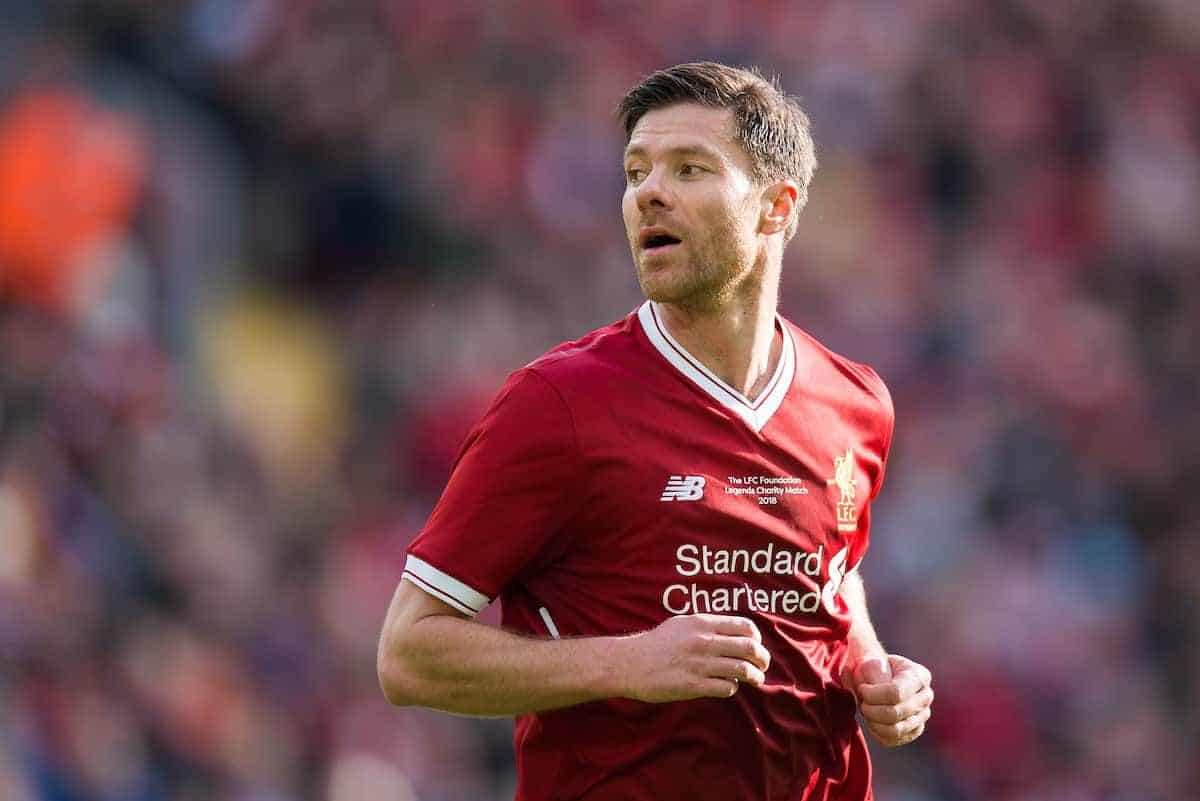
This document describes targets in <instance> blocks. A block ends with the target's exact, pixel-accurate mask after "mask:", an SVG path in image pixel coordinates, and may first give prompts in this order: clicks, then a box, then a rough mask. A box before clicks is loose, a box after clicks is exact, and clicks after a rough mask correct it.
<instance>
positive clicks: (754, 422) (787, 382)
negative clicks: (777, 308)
mask: <svg viewBox="0 0 1200 801" xmlns="http://www.w3.org/2000/svg"><path fill="white" fill-rule="evenodd" d="M638 320H639V321H640V322H641V324H642V330H643V331H645V332H646V337H647V338H648V339H649V340H650V344H651V345H653V346H654V348H655V349H656V350H657V351H658V352H659V353H661V354H662V356H663V358H664V359H666V360H667V361H668V362H670V363H671V364H672V365H673V366H674V367H675V369H676V370H678V371H679V372H681V373H683V375H684V376H686V377H687V378H688V379H690V380H691V382H692V383H694V384H695V385H696V386H698V387H700V389H702V390H704V392H705V393H706V394H708V395H709V396H710V397H711V398H712V399H713V400H715V401H717V402H718V403H720V404H721V405H722V406H724V407H725V408H726V409H728V410H729V411H731V412H733V413H734V414H736V415H737V416H738V417H740V418H742V420H744V421H745V422H746V425H748V426H750V427H751V428H752V429H754V430H755V431H760V430H762V427H763V426H765V425H766V424H767V421H768V420H770V419H771V416H772V415H774V414H775V411H776V410H777V409H778V408H779V406H780V404H782V403H783V399H784V397H785V396H786V395H787V393H788V389H789V388H790V387H791V386H792V378H793V377H794V376H795V374H796V346H795V343H794V342H793V341H792V335H791V332H790V331H788V328H787V326H786V325H784V323H783V320H781V319H780V318H779V315H776V316H775V324H776V325H777V326H779V330H780V331H782V332H783V349H782V351H781V352H780V355H779V364H778V365H776V366H775V373H774V375H772V376H771V380H770V381H769V382H768V383H767V386H766V388H765V389H764V390H763V391H762V393H761V394H760V395H759V396H758V400H756V401H751V400H750V399H749V398H747V397H746V396H745V395H743V394H742V393H740V392H738V391H737V390H736V389H734V388H733V387H731V386H729V385H728V384H726V383H725V382H724V381H722V380H721V379H720V378H718V377H717V376H716V374H714V373H713V372H712V371H711V370H709V369H708V368H707V367H705V366H704V365H703V364H702V363H701V362H700V360H699V359H697V358H696V357H695V356H693V355H691V354H690V353H688V352H687V350H685V349H684V347H683V346H682V345H680V344H679V343H678V342H676V341H675V337H673V336H671V332H670V331H668V330H667V327H666V326H665V325H663V322H662V317H661V312H660V311H659V310H658V306H657V304H656V303H654V302H653V301H649V300H648V301H646V302H645V303H643V304H642V305H641V307H640V308H639V309H638Z"/></svg>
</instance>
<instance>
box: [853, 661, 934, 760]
mask: <svg viewBox="0 0 1200 801" xmlns="http://www.w3.org/2000/svg"><path fill="white" fill-rule="evenodd" d="M932 681H933V677H932V676H931V675H930V673H929V670H928V669H927V668H926V667H925V666H923V665H919V664H917V663H916V662H914V661H912V660H911V659H906V658H905V657H903V656H897V655H895V654H892V655H890V656H888V657H887V660H886V661H885V660H884V659H882V658H878V657H875V658H871V659H865V660H863V661H862V662H860V663H859V664H858V665H857V666H855V667H854V668H853V670H848V671H846V672H845V673H844V674H843V676H842V682H843V684H844V685H845V686H846V687H847V689H850V690H852V691H853V692H854V695H855V697H857V698H858V705H859V706H858V708H859V711H860V712H862V716H863V719H864V720H865V721H866V722H867V730H868V731H870V732H871V734H872V736H874V738H875V739H876V740H877V741H878V742H879V743H880V744H881V745H885V746H887V747H889V748H894V747H895V746H898V745H906V744H908V743H911V742H912V741H913V740H915V739H917V738H918V737H920V736H921V734H922V733H923V732H924V731H925V723H926V722H927V721H928V720H929V716H930V715H931V714H932V704H933V687H932V686H930V685H931V683H932Z"/></svg>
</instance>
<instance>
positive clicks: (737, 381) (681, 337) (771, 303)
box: [658, 287, 783, 401]
mask: <svg viewBox="0 0 1200 801" xmlns="http://www.w3.org/2000/svg"><path fill="white" fill-rule="evenodd" d="M758 289H759V291H754V292H749V293H746V294H745V296H740V295H739V296H735V297H734V298H732V299H730V301H729V302H727V303H722V304H719V305H717V306H714V307H712V308H703V309H697V308H695V307H693V306H690V305H689V304H676V303H660V304H658V309H659V312H660V314H661V317H662V321H663V325H665V326H666V328H667V330H668V331H669V332H670V333H671V336H673V337H674V338H675V340H676V341H677V342H678V343H679V344H680V345H682V346H683V347H684V348H685V349H686V350H687V352H688V353H690V354H691V355H692V356H694V357H695V358H696V359H699V360H700V362H701V364H703V365H704V366H705V367H707V368H708V369H709V370H711V371H712V372H713V373H714V374H715V375H716V376H717V377H718V378H720V379H721V380H722V381H724V382H725V383H726V384H728V385H729V386H731V387H733V388H734V389H736V390H737V391H738V392H740V393H742V395H744V396H746V397H747V398H749V399H750V400H751V401H755V400H757V399H758V396H759V393H761V392H762V390H763V389H764V388H765V387H766V386H767V383H768V382H769V381H770V380H771V375H772V374H773V373H774V371H775V368H776V366H778V364H779V357H780V354H781V353H782V351H783V336H782V334H779V335H777V334H776V332H775V306H776V291H775V288H774V287H772V288H770V290H769V291H762V290H763V289H764V288H763V287H759V288H758Z"/></svg>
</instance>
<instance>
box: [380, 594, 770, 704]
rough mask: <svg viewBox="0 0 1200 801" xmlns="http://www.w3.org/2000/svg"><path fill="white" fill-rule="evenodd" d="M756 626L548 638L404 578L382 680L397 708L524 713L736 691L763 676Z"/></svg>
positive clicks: (742, 621) (712, 623) (388, 631)
mask: <svg viewBox="0 0 1200 801" xmlns="http://www.w3.org/2000/svg"><path fill="white" fill-rule="evenodd" d="M769 663H770V655H769V654H768V653H767V651H766V649H765V648H763V646H762V638H761V636H760V635H759V632H758V629H757V627H755V625H754V623H753V622H751V621H750V620H748V619H746V618H740V617H732V616H725V615H683V616H678V617H672V618H669V619H668V620H667V621H665V622H664V623H662V624H661V625H659V626H658V627H657V628H654V629H651V630H650V631H646V632H642V633H640V634H633V635H628V636H621V637H580V638H570V639H561V640H545V639H536V638H531V637H524V636H521V635H518V634H513V633H511V632H508V631H504V630H502V629H498V628H494V627H492V626H487V625H484V624H481V623H477V622H475V621H474V620H471V619H470V618H468V617H466V616H464V615H463V614H461V613H460V612H458V611H457V610H456V609H454V608H453V607H451V606H449V605H448V604H446V603H443V602H442V601H440V600H438V599H437V598H434V597H433V596H432V595H429V594H428V593H426V592H425V591H424V590H422V589H420V588H419V587H417V586H416V585H414V584H412V583H411V582H409V581H403V580H402V581H401V582H400V584H399V586H398V587H397V588H396V593H395V595H394V596H393V598H392V603H391V606H390V607H389V608H388V613H387V619H386V621H385V622H384V627H383V633H382V635H381V636H380V640H379V654H378V665H377V667H378V672H379V683H380V686H381V688H382V689H383V692H384V695H385V696H386V697H387V699H388V701H390V702H391V703H393V704H396V705H398V706H426V707H431V708H433V709H440V710H443V711H446V712H455V713H459V714H465V715H483V716H488V715H492V716H503V715H520V714H524V713H527V712H538V711H543V710H549V709H558V708H561V707H566V706H573V705H575V704H581V703H585V702H587V701H596V700H599V699H603V698H614V697H625V698H633V699H636V700H640V701H648V702H665V701H679V700H684V699H688V698H701V697H712V698H728V697H729V696H731V695H733V694H734V693H735V692H737V689H738V682H743V683H748V684H752V685H755V686H758V685H761V684H762V683H763V681H764V676H763V673H764V671H765V670H766V669H767V667H768V665H769Z"/></svg>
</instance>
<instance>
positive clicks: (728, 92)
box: [378, 62, 933, 801]
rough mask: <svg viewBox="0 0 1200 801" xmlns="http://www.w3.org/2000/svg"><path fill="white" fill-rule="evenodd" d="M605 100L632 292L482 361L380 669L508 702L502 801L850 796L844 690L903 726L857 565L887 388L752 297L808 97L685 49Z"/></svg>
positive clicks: (800, 175)
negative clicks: (618, 142) (475, 413)
mask: <svg viewBox="0 0 1200 801" xmlns="http://www.w3.org/2000/svg"><path fill="white" fill-rule="evenodd" d="M619 114H620V122H621V124H622V125H623V126H624V131H625V134H626V141H627V145H626V147H625V150H624V154H623V159H624V162H623V164H624V172H625V179H626V185H625V192H624V196H623V198H622V202H621V211H622V215H623V217H624V222H625V230H626V233H627V235H628V238H629V245H630V248H631V251H632V254H633V262H634V266H635V268H636V272H637V278H638V282H639V284H640V285H641V288H642V290H643V292H644V294H645V296H646V301H645V302H644V303H643V304H642V305H641V306H640V307H638V308H637V309H635V310H634V311H632V312H631V313H630V314H629V315H628V316H626V317H625V318H624V319H622V320H619V321H617V322H615V323H613V324H612V325H609V326H607V327H605V328H601V329H599V330H597V331H593V332H592V333H590V334H587V335H586V336H584V337H582V338H580V339H578V340H575V341H573V342H568V343H565V344H563V345H559V346H558V347H556V348H554V349H552V350H550V351H549V352H547V353H546V354H544V355H542V356H541V357H539V358H538V359H536V360H534V361H533V362H531V363H530V364H528V365H526V366H525V367H523V368H521V369H520V370H517V371H516V372H515V373H513V374H512V375H511V376H510V377H509V378H508V380H507V382H506V383H505V385H504V386H503V388H502V389H501V390H500V392H499V394H498V395H497V396H496V398H495V400H494V401H493V402H492V405H491V407H490V408H489V409H488V411H487V413H486V414H485V415H484V417H483V419H482V420H481V421H480V422H479V423H478V425H477V426H476V427H475V429H474V430H473V431H472V432H471V434H470V435H469V437H468V438H467V440H466V442H465V444H464V446H463V448H462V450H461V452H460V454H459V456H458V458H457V460H456V462H455V465H454V469H453V472H452V475H451V477H450V480H449V483H448V484H447V486H446V488H445V491H444V493H443V494H442V496H441V499H440V500H439V501H438V503H437V505H436V507H435V508H434V510H433V512H432V513H431V515H430V517H429V520H428V522H427V523H426V525H425V527H424V528H423V529H422V531H421V533H420V534H419V535H418V536H417V538H416V539H415V540H414V541H413V543H412V545H411V546H410V548H409V552H408V554H407V561H406V563H405V567H404V571H403V575H402V577H401V579H400V581H399V584H398V587H397V590H396V593H395V596H394V598H393V600H392V604H391V607H390V608H389V610H388V612H387V618H386V621H385V622H384V627H383V633H382V635H381V637H380V643H379V659H378V672H379V679H380V683H381V686H382V688H383V691H384V693H385V695H386V697H387V699H388V700H389V701H390V702H392V703H393V704H398V705H420V706H425V707H432V708H434V709H440V710H446V711H449V712H455V713H461V714H469V715H513V716H516V719H517V720H516V732H515V749H516V755H517V772H518V788H517V799H518V801H567V799H572V800H575V801H697V800H698V799H755V800H756V801H865V800H866V799H871V798H872V791H871V765H870V758H869V755H868V751H867V746H866V741H865V738H864V736H863V733H862V730H861V729H860V726H859V723H858V720H857V718H856V714H857V713H861V715H862V718H863V721H864V722H865V724H866V728H867V729H868V730H869V731H870V732H871V734H872V735H873V736H874V737H875V738H876V739H877V740H878V741H879V742H880V743H882V744H884V745H887V746H894V745H903V744H905V743H908V742H911V741H912V740H914V739H916V738H917V737H919V736H920V735H921V733H922V732H923V731H924V728H925V725H926V722H927V721H928V720H929V716H930V709H931V704H932V702H933V690H932V688H931V677H930V673H929V671H928V670H927V669H926V668H925V667H923V666H922V665H920V664H917V663H916V662H914V661H912V660H909V659H906V658H905V657H902V656H898V655H894V654H889V653H888V652H887V651H886V650H885V649H884V648H883V646H882V645H881V644H880V642H879V640H878V638H877V637H876V634H875V631H874V629H873V627H872V625H871V621H870V617H869V615H868V613H867V605H866V598H865V594H864V591H863V583H862V579H861V578H860V577H859V573H858V566H859V564H860V563H861V561H862V559H863V556H864V554H865V553H866V551H867V545H868V542H869V534H870V517H871V514H870V512H871V508H870V504H871V501H872V499H873V498H875V496H876V495H877V493H878V492H879V490H880V487H881V485H882V483H883V476H884V468H885V465H886V463H887V456H888V449H889V446H890V444H891V441H892V430H893V421H894V415H893V410H892V402H891V398H890V396H889V394H888V391H887V388H886V387H885V386H884V384H883V382H882V381H881V380H880V378H879V376H878V375H877V374H876V373H875V372H874V371H873V370H872V369H871V368H869V367H865V366H863V365H860V364H856V363H855V362H852V361H850V360H848V359H846V358H843V357H842V356H839V355H837V354H835V353H833V352H831V351H829V350H828V349H826V348H825V347H823V346H822V345H821V344H820V343H818V342H817V341H816V340H815V339H813V338H812V337H811V336H809V335H808V334H807V333H805V332H804V331H803V330H801V329H800V328H799V327H797V326H795V325H794V324H792V323H791V322H789V321H788V320H785V319H784V318H783V317H781V316H780V315H779V314H778V312H777V309H776V306H777V303H778V295H779V281H780V271H781V268H782V263H783V252H784V248H785V247H786V246H787V243H788V241H789V240H790V239H791V238H792V236H793V235H794V234H795V232H796V225H797V218H798V215H799V214H800V212H801V210H802V209H803V208H804V205H805V202H806V200H807V194H808V186H809V182H810V180H811V179H812V175H813V171H814V170H815V168H816V158H815V153H814V147H813V142H812V138H811V134H810V131H809V121H808V118H807V116H806V115H805V113H804V112H803V110H802V109H801V107H800V106H799V104H798V103H797V102H796V101H795V100H794V99H793V98H790V97H788V96H787V95H785V94H784V93H783V92H782V91H781V90H780V89H779V87H778V85H777V84H776V83H774V82H772V81H768V80H766V79H764V78H763V77H761V75H760V74H759V73H757V72H755V71H750V70H744V69H738V68H733V67H729V66H725V65H722V64H716V63H711V62H705V63H693V64H682V65H679V66H676V67H672V68H670V69H667V70H663V71H660V72H657V73H654V74H653V75H650V76H649V77H648V78H646V79H645V80H644V81H642V83H640V84H639V85H637V86H636V87H634V88H633V89H632V90H631V91H630V92H629V93H628V94H627V95H626V96H625V98H624V99H623V100H622V102H621V105H620V109H619ZM496 598H499V599H500V600H501V602H502V619H503V626H502V628H495V627H491V626H485V625H482V624H480V623H477V622H475V621H474V620H473V619H472V618H473V617H474V616H475V615H476V614H478V613H479V612H480V611H481V610H482V609H483V608H484V607H485V606H487V605H488V604H489V603H490V602H491V601H492V600H494V599H496Z"/></svg>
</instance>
